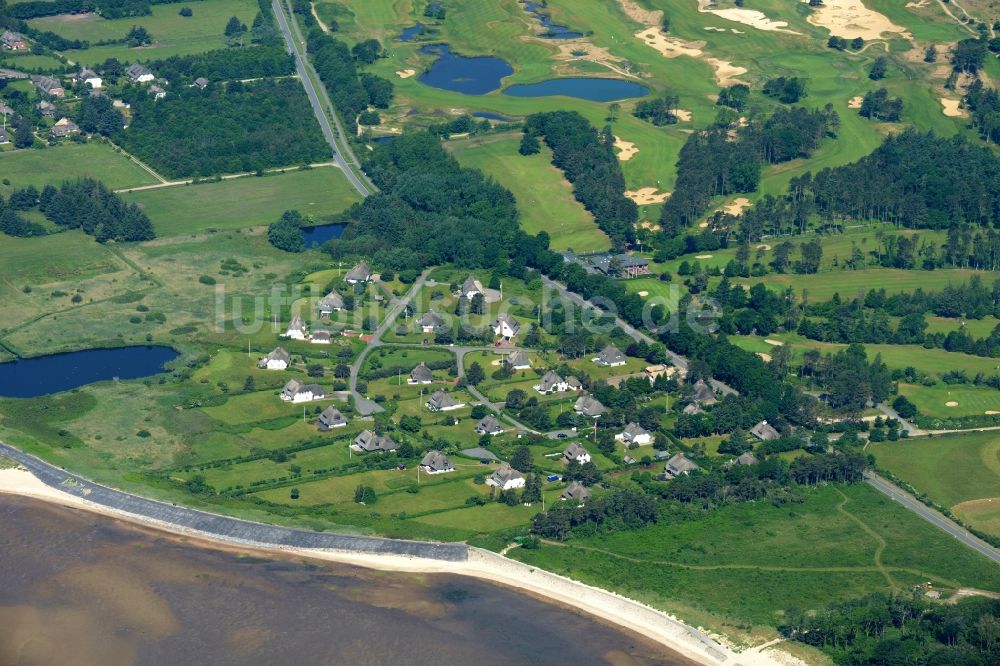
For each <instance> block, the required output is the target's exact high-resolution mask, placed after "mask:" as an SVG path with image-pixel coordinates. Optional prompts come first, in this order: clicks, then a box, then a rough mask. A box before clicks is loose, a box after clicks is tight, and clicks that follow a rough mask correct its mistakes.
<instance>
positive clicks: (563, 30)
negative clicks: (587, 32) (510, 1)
mask: <svg viewBox="0 0 1000 666" xmlns="http://www.w3.org/2000/svg"><path fill="white" fill-rule="evenodd" d="M524 11H526V12H528V13H529V14H531V15H532V16H534V17H535V18H536V19H538V22H539V23H541V24H542V27H543V28H545V32H543V33H542V34H541V35H539V37H544V38H546V39H576V38H578V37H583V33H582V32H577V31H576V30H570V28H569V27H568V26H565V25H559V24H558V23H553V22H552V17H551V16H549V15H548V14H546V13H545V12H544V11H542V5H540V4H538V3H537V2H526V3H524Z"/></svg>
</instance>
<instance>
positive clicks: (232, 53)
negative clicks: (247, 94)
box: [147, 44, 295, 83]
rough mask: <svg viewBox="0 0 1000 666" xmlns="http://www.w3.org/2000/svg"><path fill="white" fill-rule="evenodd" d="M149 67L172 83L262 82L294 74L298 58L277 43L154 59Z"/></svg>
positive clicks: (148, 64)
mask: <svg viewBox="0 0 1000 666" xmlns="http://www.w3.org/2000/svg"><path fill="white" fill-rule="evenodd" d="M147 66H148V67H149V68H150V69H151V70H153V71H154V72H156V74H157V76H161V77H163V78H165V79H167V80H168V81H170V82H171V83H178V82H181V81H183V82H190V81H193V80H194V79H197V78H199V77H205V78H206V79H208V80H209V81H226V80H232V79H259V78H267V77H272V76H289V75H291V74H294V73H295V57H294V56H293V55H291V54H289V53H286V52H285V49H284V48H283V47H282V46H280V45H278V44H275V45H268V46H256V47H253V48H244V49H231V48H230V49H217V50H215V51H209V52H207V53H197V54H194V55H186V56H172V57H170V58H166V59H164V60H154V61H152V62H150V63H147Z"/></svg>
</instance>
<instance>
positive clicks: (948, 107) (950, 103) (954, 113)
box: [941, 97, 965, 118]
mask: <svg viewBox="0 0 1000 666" xmlns="http://www.w3.org/2000/svg"><path fill="white" fill-rule="evenodd" d="M959 103H960V100H957V99H948V98H946V97H942V98H941V106H942V109H941V112H942V113H944V115H946V116H948V117H949V118H961V117H962V116H964V115H965V111H964V110H963V109H960V108H958V105H959Z"/></svg>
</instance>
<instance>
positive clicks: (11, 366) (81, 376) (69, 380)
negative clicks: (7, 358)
mask: <svg viewBox="0 0 1000 666" xmlns="http://www.w3.org/2000/svg"><path fill="white" fill-rule="evenodd" d="M179 355H180V354H179V353H178V352H176V351H174V350H173V349H171V348H170V347H155V346H149V347H147V346H142V347H119V348H117V349H87V350H84V351H76V352H67V353H65V354H50V355H49V356H37V357H35V358H26V359H19V360H17V361H13V362H11V363H0V396H4V397H8V398H34V397H36V396H40V395H45V394H47V393H58V392H60V391H69V390H70V389H75V388H78V387H80V386H83V385H85V384H92V383H93V382H101V381H106V380H109V379H114V378H115V377H117V378H118V379H139V378H140V377H149V376H151V375H156V374H159V373H161V372H163V370H164V367H163V366H164V364H166V363H168V362H169V361H172V360H174V359H175V358H177V357H178V356H179Z"/></svg>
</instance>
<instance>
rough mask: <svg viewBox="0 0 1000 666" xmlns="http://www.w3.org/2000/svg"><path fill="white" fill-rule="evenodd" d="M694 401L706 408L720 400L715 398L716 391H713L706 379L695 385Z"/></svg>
mask: <svg viewBox="0 0 1000 666" xmlns="http://www.w3.org/2000/svg"><path fill="white" fill-rule="evenodd" d="M694 400H695V402H697V403H699V404H701V405H704V406H706V407H707V406H711V405H714V404H715V403H717V402H718V399H716V397H715V391H713V390H712V387H711V386H709V385H708V382H706V381H705V380H704V379H699V380H698V381H696V382H695V383H694Z"/></svg>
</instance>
